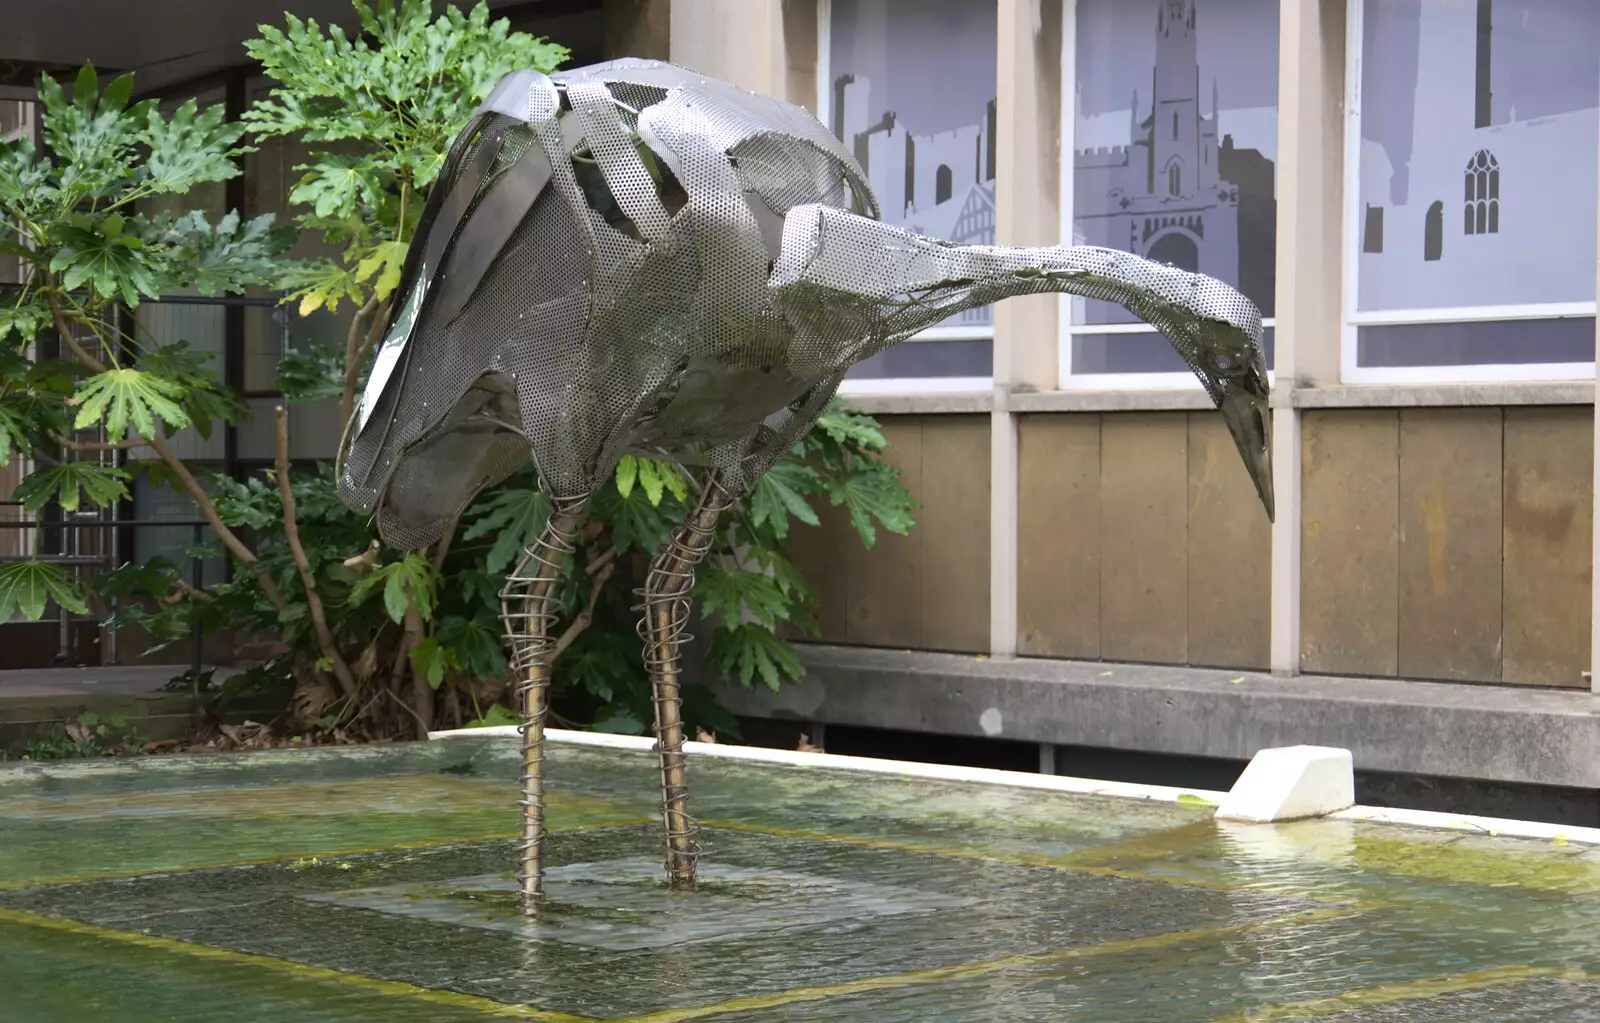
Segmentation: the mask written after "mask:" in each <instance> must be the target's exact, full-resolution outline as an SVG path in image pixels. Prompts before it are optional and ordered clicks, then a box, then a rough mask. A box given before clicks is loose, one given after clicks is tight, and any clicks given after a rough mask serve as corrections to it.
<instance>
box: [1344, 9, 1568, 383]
mask: <svg viewBox="0 0 1600 1023" xmlns="http://www.w3.org/2000/svg"><path fill="white" fill-rule="evenodd" d="M1596 38H1600V4H1596V3H1594V2H1593V0H1351V7H1350V46H1349V50H1350V56H1351V64H1350V74H1349V84H1350V87H1351V92H1352V95H1351V102H1350V103H1349V104H1348V109H1349V110H1350V114H1349V117H1348V125H1347V128H1348V131H1347V146H1348V152H1347V155H1346V177H1347V180H1348V181H1349V182H1350V184H1351V187H1350V188H1348V189H1347V197H1348V201H1349V208H1348V211H1347V214H1348V219H1347V223H1348V224H1349V225H1350V226H1349V229H1348V230H1347V236H1348V237H1349V238H1350V239H1351V241H1350V243H1349V252H1348V255H1347V259H1346V270H1345V273H1346V287H1345V294H1346V321H1347V327H1346V334H1345V346H1344V379H1346V380H1347V381H1351V382H1357V383H1360V382H1377V381H1397V382H1403V381H1407V380H1416V381H1445V380H1464V381H1471V380H1507V379H1524V380H1527V379H1562V378H1573V377H1587V376H1592V374H1593V372H1594V369H1593V360H1594V319H1593V317H1594V309H1595V305H1594V297H1595V285H1594V282H1595V269H1596V268H1595V237H1594V231H1593V230H1590V229H1587V228H1586V229H1583V230H1573V229H1572V225H1573V224H1583V225H1589V224H1593V223H1594V219H1595V212H1596V211H1595V193H1596V188H1597V169H1600V157H1597V155H1596V153H1597V150H1600V49H1597V48H1596V47H1595V45H1594V40H1595V39H1596ZM1358 76H1359V77H1358ZM1502 186H1503V187H1502ZM1458 197H1459V198H1458ZM1457 202H1459V203H1460V205H1457ZM1374 211H1381V219H1380V220H1378V221H1377V222H1376V226H1377V227H1378V230H1377V232H1376V238H1375V237H1374V233H1375V232H1374V230H1373V228H1374V225H1375V221H1374V219H1373V212H1374ZM1363 226H1364V227H1365V237H1364V238H1363V236H1362V234H1361V233H1360V232H1361V230H1362V228H1363ZM1357 239H1361V240H1360V241H1359V242H1358V241H1357Z"/></svg>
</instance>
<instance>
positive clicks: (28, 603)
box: [0, 561, 89, 623]
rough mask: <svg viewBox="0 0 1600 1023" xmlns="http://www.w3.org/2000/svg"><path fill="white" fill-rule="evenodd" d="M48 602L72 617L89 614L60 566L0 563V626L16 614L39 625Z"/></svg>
mask: <svg viewBox="0 0 1600 1023" xmlns="http://www.w3.org/2000/svg"><path fill="white" fill-rule="evenodd" d="M50 600H54V601H55V602H56V603H57V604H60V605H61V606H62V607H64V608H66V609H67V610H69V611H71V612H73V613H74V614H88V613H89V607H88V605H87V604H85V603H84V601H83V598H82V597H81V596H79V595H78V593H77V590H76V588H75V587H74V586H73V584H72V577H71V576H69V575H68V574H67V573H66V572H65V571H64V570H62V568H61V566H59V565H51V564H47V563H44V562H40V561H10V562H5V563H0V623H3V622H9V621H10V620H11V618H12V616H13V615H15V614H16V613H17V612H18V611H21V612H22V616H23V617H24V618H27V619H28V620H30V621H38V620H39V619H40V618H42V617H43V616H44V609H45V605H46V603H47V602H48V601H50Z"/></svg>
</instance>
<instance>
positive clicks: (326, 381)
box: [275, 345, 344, 402]
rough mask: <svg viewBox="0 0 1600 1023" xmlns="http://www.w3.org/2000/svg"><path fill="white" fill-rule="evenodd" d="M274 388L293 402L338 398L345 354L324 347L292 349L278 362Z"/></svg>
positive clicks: (342, 383)
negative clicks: (302, 349)
mask: <svg viewBox="0 0 1600 1023" xmlns="http://www.w3.org/2000/svg"><path fill="white" fill-rule="evenodd" d="M275 386H276V387H277V388H278V390H280V391H282V392H283V396H284V397H285V398H288V399H289V400H290V401H295V402H312V401H323V400H324V399H327V398H337V397H339V395H340V394H342V393H343V392H344V353H343V352H336V351H334V350H333V349H332V348H329V347H326V346H323V345H313V346H312V347H311V348H309V349H306V350H305V351H301V350H299V349H291V350H290V351H289V353H288V354H287V355H285V356H284V357H283V358H282V359H281V360H279V362H278V375H277V378H276V381H275Z"/></svg>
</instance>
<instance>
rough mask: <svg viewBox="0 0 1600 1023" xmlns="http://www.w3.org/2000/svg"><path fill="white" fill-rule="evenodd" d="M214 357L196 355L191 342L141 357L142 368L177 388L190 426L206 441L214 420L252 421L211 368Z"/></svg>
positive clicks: (241, 402) (244, 405) (246, 408)
mask: <svg viewBox="0 0 1600 1023" xmlns="http://www.w3.org/2000/svg"><path fill="white" fill-rule="evenodd" d="M213 361H215V356H213V355H212V354H211V353H210V352H196V351H192V350H191V349H190V348H189V342H187V341H179V342H177V343H175V344H170V345H162V346H160V347H159V348H155V349H153V350H150V351H146V352H145V353H143V354H142V355H141V356H140V357H139V368H140V369H142V370H144V371H145V372H147V373H152V374H154V375H155V376H156V377H157V378H159V379H162V380H165V381H167V382H169V383H172V384H174V385H175V386H177V387H178V388H179V389H180V390H181V392H182V400H181V401H180V402H179V404H180V405H181V407H182V408H183V412H184V415H186V416H187V417H188V418H189V423H190V425H192V426H193V427H194V428H195V430H196V431H197V432H198V433H199V434H200V436H201V437H204V438H205V439H207V440H210V439H211V424H212V422H213V421H214V420H218V419H220V420H222V421H223V422H225V423H241V422H243V421H245V420H246V419H249V418H250V406H249V404H248V403H247V402H246V401H245V400H244V398H243V397H242V396H240V394H239V393H238V392H237V391H234V390H231V389H229V388H227V387H224V386H222V383H221V382H220V381H219V380H218V379H217V376H216V374H215V373H213V372H212V371H211V368H210V364H211V363H212V362H213Z"/></svg>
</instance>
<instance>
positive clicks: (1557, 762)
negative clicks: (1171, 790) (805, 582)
mask: <svg viewBox="0 0 1600 1023" xmlns="http://www.w3.org/2000/svg"><path fill="white" fill-rule="evenodd" d="M800 655H801V659H802V660H803V661H804V662H805V663H806V666H807V668H808V669H809V672H810V678H809V679H807V681H806V682H804V683H802V684H801V685H798V686H788V687H785V688H784V689H783V690H782V691H780V692H778V693H771V692H767V691H762V692H748V691H745V690H742V689H722V690H720V695H721V697H722V699H723V702H724V703H725V704H726V705H727V706H728V707H729V709H731V710H732V711H733V712H734V713H736V714H742V715H747V716H751V717H772V718H787V719H792V720H800V721H808V722H809V721H819V722H822V723H824V724H837V725H861V726H866V727H872V728H893V729H904V730H909V731H920V732H932V733H938V734H946V735H969V736H980V737H993V738H1003V739H1016V740H1021V741H1025V742H1048V743H1058V744H1064V745H1082V746H1094V747H1102V748H1109V749H1120V750H1137V751H1144V752H1154V753H1173V754H1180V755H1187V756H1207V757H1224V758H1229V759H1233V760H1249V759H1250V758H1252V757H1253V756H1255V754H1256V752H1257V751H1258V750H1262V749H1267V748H1271V747H1276V746H1295V745H1302V744H1305V745H1316V746H1334V747H1338V748H1341V749H1347V750H1350V751H1351V753H1352V755H1353V757H1354V761H1355V767H1356V769H1357V770H1367V771H1385V772H1394V773H1399V774H1422V775H1436V776H1441V777H1450V778H1469V779H1477V780H1486V781H1499V782H1508V783H1521V784H1536V785H1557V786H1571V787H1577V788H1589V789H1594V788H1600V700H1597V699H1596V698H1595V697H1593V696H1591V695H1590V694H1589V693H1588V692H1587V691H1570V692H1569V691H1555V690H1530V689H1523V688H1517V689H1512V688H1509V687H1498V686H1481V685H1479V686H1473V685H1456V684H1451V683H1445V682H1405V681H1389V680H1379V679H1358V678H1326V677H1319V676H1300V677H1297V678H1290V679H1285V678H1276V677H1274V676H1271V675H1265V674H1261V673H1256V672H1237V671H1212V670H1206V669H1199V668H1174V667H1156V666H1144V665H1128V664H1100V663H1083V662H1075V661H1048V660H1035V659H1017V660H998V661H997V660H988V659H983V658H978V657H972V656H963V655H956V654H931V653H913V652H909V651H894V650H875V649H865V648H853V647H830V646H820V645H810V644H807V645H803V646H801V647H800Z"/></svg>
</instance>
